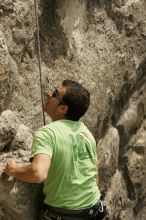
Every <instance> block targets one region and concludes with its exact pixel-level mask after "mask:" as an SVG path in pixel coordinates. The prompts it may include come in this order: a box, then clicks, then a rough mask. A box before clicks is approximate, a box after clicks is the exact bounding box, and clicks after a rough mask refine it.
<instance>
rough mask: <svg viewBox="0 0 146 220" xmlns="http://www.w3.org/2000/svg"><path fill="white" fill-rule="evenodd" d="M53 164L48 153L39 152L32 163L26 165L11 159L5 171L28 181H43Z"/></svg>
mask: <svg viewBox="0 0 146 220" xmlns="http://www.w3.org/2000/svg"><path fill="white" fill-rule="evenodd" d="M50 165H51V157H50V156H49V155H47V154H37V155H36V156H35V157H34V158H33V161H32V163H31V164H29V165H25V164H22V163H16V162H15V161H10V162H8V163H7V165H6V167H5V169H4V172H5V173H6V174H7V175H9V176H13V177H15V178H17V179H20V180H22V181H24V182H28V183H41V182H43V181H44V180H45V179H46V178H47V175H48V172H49V168H50Z"/></svg>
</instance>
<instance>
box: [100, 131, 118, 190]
mask: <svg viewBox="0 0 146 220" xmlns="http://www.w3.org/2000/svg"><path fill="white" fill-rule="evenodd" d="M118 155H119V134H118V131H117V129H116V128H114V127H111V128H109V129H108V131H107V133H106V135H105V137H104V138H103V139H101V140H100V141H99V142H98V145H97V158H98V161H99V166H98V168H99V184H100V186H101V189H103V187H107V185H109V184H110V179H111V176H112V175H113V174H114V173H115V172H116V169H117V167H118Z"/></svg>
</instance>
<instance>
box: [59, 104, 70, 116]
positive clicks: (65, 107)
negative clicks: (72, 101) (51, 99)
mask: <svg viewBox="0 0 146 220" xmlns="http://www.w3.org/2000/svg"><path fill="white" fill-rule="evenodd" d="M60 111H61V112H62V113H63V114H66V113H67V111H68V106H67V105H60Z"/></svg>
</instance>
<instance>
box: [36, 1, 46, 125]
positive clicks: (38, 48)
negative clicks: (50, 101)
mask: <svg viewBox="0 0 146 220" xmlns="http://www.w3.org/2000/svg"><path fill="white" fill-rule="evenodd" d="M34 10H35V21H36V33H37V53H38V54H37V57H38V67H39V78H40V92H41V103H42V114H43V123H44V125H45V124H46V123H45V112H44V109H43V106H44V96H43V86H42V71H41V47H40V30H39V22H38V6H37V0H34Z"/></svg>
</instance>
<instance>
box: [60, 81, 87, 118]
mask: <svg viewBox="0 0 146 220" xmlns="http://www.w3.org/2000/svg"><path fill="white" fill-rule="evenodd" d="M62 86H64V87H66V88H67V90H66V93H65V95H64V96H63V97H62V100H63V102H64V103H65V104H66V105H67V106H68V111H67V113H66V115H65V116H66V118H67V119H69V120H72V121H78V120H79V119H80V118H81V117H82V116H83V115H84V114H85V112H86V111H87V109H88V107H89V104H90V93H89V92H88V91H87V89H85V88H84V87H82V85H80V84H79V83H77V82H74V81H72V80H64V81H63V82H62Z"/></svg>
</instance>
